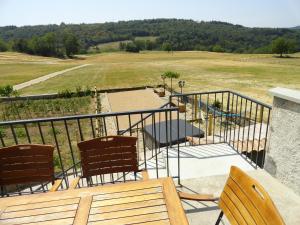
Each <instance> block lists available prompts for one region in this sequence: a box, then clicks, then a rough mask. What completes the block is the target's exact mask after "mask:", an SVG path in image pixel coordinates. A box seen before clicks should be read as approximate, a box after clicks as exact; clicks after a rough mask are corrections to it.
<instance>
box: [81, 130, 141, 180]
mask: <svg viewBox="0 0 300 225" xmlns="http://www.w3.org/2000/svg"><path fill="white" fill-rule="evenodd" d="M136 141H137V138H136V137H127V136H106V137H100V138H95V139H92V140H88V141H83V142H80V143H78V148H79V150H80V155H81V164H82V177H84V178H88V177H91V176H94V175H101V174H109V173H118V172H138V171H139V170H138V159H137V149H136Z"/></svg>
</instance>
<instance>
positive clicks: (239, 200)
mask: <svg viewBox="0 0 300 225" xmlns="http://www.w3.org/2000/svg"><path fill="white" fill-rule="evenodd" d="M179 197H181V199H187V200H196V201H212V200H213V201H215V200H216V199H214V198H213V197H212V195H198V194H185V193H180V192H179ZM219 208H220V209H221V210H222V211H221V213H220V215H219V217H218V219H217V222H216V225H218V224H220V222H221V220H222V217H223V215H224V214H225V216H226V217H227V219H228V221H229V222H230V223H231V224H234V225H244V224H245V225H248V224H249V225H252V224H253V225H257V224H259V225H284V224H285V223H284V221H283V219H282V217H281V216H280V214H279V212H278V210H277V209H276V207H275V205H274V203H273V201H272V200H271V198H270V196H269V195H268V193H267V192H266V191H265V189H264V188H263V187H262V186H261V185H260V184H259V183H258V182H257V181H256V180H254V179H253V178H251V177H250V176H248V175H247V174H246V173H245V172H243V171H242V170H240V169H239V168H238V167H235V166H232V167H231V170H230V174H229V178H228V179H227V182H226V184H225V187H224V190H223V192H222V193H221V197H220V199H219Z"/></svg>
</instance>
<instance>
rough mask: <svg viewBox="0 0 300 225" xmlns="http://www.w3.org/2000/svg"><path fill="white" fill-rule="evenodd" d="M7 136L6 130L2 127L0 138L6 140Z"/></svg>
mask: <svg viewBox="0 0 300 225" xmlns="http://www.w3.org/2000/svg"><path fill="white" fill-rule="evenodd" d="M5 136H6V132H5V130H4V129H3V128H1V127H0V137H2V138H4V137H5Z"/></svg>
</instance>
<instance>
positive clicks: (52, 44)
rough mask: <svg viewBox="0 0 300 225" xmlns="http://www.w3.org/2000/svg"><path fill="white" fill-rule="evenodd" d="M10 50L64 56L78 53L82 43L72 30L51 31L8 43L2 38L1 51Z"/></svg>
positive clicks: (0, 41)
mask: <svg viewBox="0 0 300 225" xmlns="http://www.w3.org/2000/svg"><path fill="white" fill-rule="evenodd" d="M8 50H11V51H16V52H23V53H28V54H32V55H41V56H52V57H59V58H64V57H72V56H73V55H74V54H76V53H78V52H79V50H80V44H79V40H78V38H77V37H76V36H75V35H74V34H72V33H70V32H64V33H62V34H59V33H54V32H49V33H46V34H45V35H42V36H40V37H39V36H34V37H32V38H28V39H24V38H20V39H13V40H10V41H9V42H8V43H5V42H4V41H3V40H0V51H8Z"/></svg>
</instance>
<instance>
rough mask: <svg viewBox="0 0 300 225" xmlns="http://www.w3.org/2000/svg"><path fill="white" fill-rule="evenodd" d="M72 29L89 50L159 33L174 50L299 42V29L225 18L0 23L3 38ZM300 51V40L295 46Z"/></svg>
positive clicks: (251, 49) (250, 48)
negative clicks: (250, 25) (251, 24)
mask: <svg viewBox="0 0 300 225" xmlns="http://www.w3.org/2000/svg"><path fill="white" fill-rule="evenodd" d="M65 31H70V32H72V33H73V34H75V35H76V37H78V38H79V40H80V43H81V47H82V48H83V49H85V50H87V49H88V48H89V47H91V46H96V45H99V44H101V43H108V42H117V41H123V40H132V39H134V38H135V37H147V36H155V37H158V38H157V39H156V40H154V42H155V45H154V46H155V48H156V49H158V48H160V47H161V46H162V44H163V43H164V42H169V43H170V44H171V45H172V49H173V50H206V51H225V52H240V53H268V52H270V48H269V46H270V43H271V41H272V40H274V39H276V38H277V37H284V38H286V39H290V40H293V41H294V42H295V43H300V30H297V29H284V28H276V29H275V28H248V27H244V26H240V25H233V24H229V23H224V22H216V21H212V22H203V21H202V22H196V21H193V20H182V19H153V20H134V21H120V22H116V23H98V24H64V23H62V24H60V25H39V26H23V27H16V26H6V27H0V38H1V39H3V40H4V41H11V40H14V39H29V38H32V37H34V36H42V35H44V34H46V33H49V32H55V33H57V34H61V33H63V32H65ZM296 50H297V51H300V44H298V46H296Z"/></svg>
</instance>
